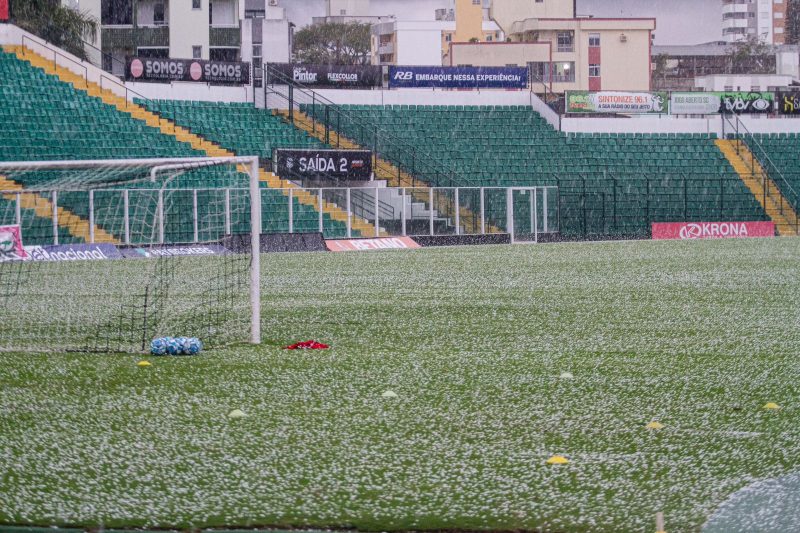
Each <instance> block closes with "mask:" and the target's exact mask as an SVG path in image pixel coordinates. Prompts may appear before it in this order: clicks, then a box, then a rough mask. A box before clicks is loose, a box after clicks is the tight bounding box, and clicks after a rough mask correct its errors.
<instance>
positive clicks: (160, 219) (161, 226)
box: [158, 189, 164, 244]
mask: <svg viewBox="0 0 800 533" xmlns="http://www.w3.org/2000/svg"><path fill="white" fill-rule="evenodd" d="M158 242H159V244H164V189H159V190H158Z"/></svg>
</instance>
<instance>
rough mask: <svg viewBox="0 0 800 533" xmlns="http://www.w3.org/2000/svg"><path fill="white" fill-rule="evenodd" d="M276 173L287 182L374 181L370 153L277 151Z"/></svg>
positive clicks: (363, 151) (275, 159) (361, 151)
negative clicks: (318, 180)
mask: <svg viewBox="0 0 800 533" xmlns="http://www.w3.org/2000/svg"><path fill="white" fill-rule="evenodd" d="M273 161H274V165H275V173H276V174H277V175H278V176H280V177H281V178H284V179H335V180H341V181H369V180H371V179H372V152H370V151H369V150H308V149H306V150H285V149H278V150H275V157H274V158H273Z"/></svg>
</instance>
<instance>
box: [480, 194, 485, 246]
mask: <svg viewBox="0 0 800 533" xmlns="http://www.w3.org/2000/svg"><path fill="white" fill-rule="evenodd" d="M480 191H481V202H480V203H481V235H486V204H485V201H484V197H483V193H484V188H483V187H481V189H480Z"/></svg>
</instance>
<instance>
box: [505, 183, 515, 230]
mask: <svg viewBox="0 0 800 533" xmlns="http://www.w3.org/2000/svg"><path fill="white" fill-rule="evenodd" d="M506 230H507V231H508V236H509V239H510V241H511V244H513V243H514V189H512V188H511V187H509V188H508V189H506Z"/></svg>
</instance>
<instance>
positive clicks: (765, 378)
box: [0, 238, 800, 532]
mask: <svg viewBox="0 0 800 533" xmlns="http://www.w3.org/2000/svg"><path fill="white" fill-rule="evenodd" d="M198 260H200V259H198ZM86 265H87V269H89V268H91V266H89V265H90V264H89V263H87V264H86ZM798 265H800V239H791V238H784V239H751V240H731V241H702V242H700V241H697V242H651V241H642V242H621V243H581V244H553V245H536V246H534V245H518V246H497V247H458V248H439V249H422V250H416V251H397V252H394V251H387V252H375V253H349V254H285V255H266V256H263V270H264V277H263V280H262V283H263V305H264V311H263V313H264V315H263V321H262V322H263V331H264V336H265V344H263V345H261V346H259V347H252V346H247V345H243V346H238V347H232V348H228V349H224V350H215V351H209V352H207V353H205V354H204V355H203V356H201V357H194V358H191V357H185V358H178V357H175V358H154V357H148V359H149V360H150V361H151V362H152V363H153V365H152V366H151V367H147V368H141V367H138V366H137V365H136V362H137V361H139V360H140V359H142V357H140V356H135V355H113V354H112V355H97V354H9V353H0V363H2V367H1V368H0V523H5V524H39V525H78V526H100V525H102V526H104V527H122V526H128V527H180V528H186V527H206V526H229V527H235V526H258V525H265V526H266V525H270V526H309V527H332V528H344V527H356V528H359V529H365V530H384V531H385V530H420V529H463V530H467V529H469V530H472V529H502V530H537V531H539V530H541V531H551V532H576V531H605V532H623V531H624V532H627V531H642V532H644V531H648V532H649V531H654V530H655V523H654V519H653V517H654V515H655V513H656V512H658V511H663V513H664V516H665V519H666V529H667V531H670V532H673V531H681V532H683V531H699V530H701V528H702V527H703V525H704V524H705V523H706V521H707V520H708V519H709V517H710V516H712V515H713V514H714V512H715V510H716V509H717V508H718V507H719V506H720V505H721V504H723V502H724V501H725V500H726V499H728V498H729V497H730V496H731V495H732V494H733V493H735V492H736V491H738V490H739V489H742V488H743V487H745V486H748V485H750V484H753V483H755V482H757V481H760V480H768V479H772V478H778V477H780V476H785V475H787V474H791V473H793V472H797V471H798V469H800V409H798V402H800V382H799V381H798V375H800V276H799V275H798V274H799V273H800V269H799V268H798ZM0 328H2V325H0ZM307 339H315V340H318V341H321V342H325V343H327V344H330V345H331V346H332V348H331V349H330V350H321V351H305V352H303V351H286V350H282V349H281V347H282V346H284V345H287V344H290V343H293V342H296V341H302V340H307ZM569 374H571V376H572V377H569ZM387 390H391V391H394V392H396V393H397V397H395V398H384V397H382V394H383V393H384V392H385V391H387ZM767 402H775V403H777V404H778V405H779V406H780V407H781V408H780V409H778V410H767V409H764V408H763V406H764V405H765V404H766V403H767ZM232 409H241V410H242V411H244V412H245V413H246V414H247V417H246V418H242V419H238V420H237V419H229V418H228V417H227V414H228V413H229V412H230V411H231V410H232ZM651 421H658V422H660V423H661V424H663V425H664V427H663V429H660V430H653V429H648V428H647V427H646V424H648V423H649V422H651ZM553 455H563V456H564V457H566V458H567V459H568V460H569V463H568V464H565V465H549V464H547V463H546V461H547V459H548V458H550V457H551V456H553ZM765 502H767V504H768V505H779V503H780V502H778V501H777V500H776V499H775V498H773V499H772V500H770V499H765ZM794 513H796V514H795V519H794V521H793V522H792V523H795V524H796V523H798V521H800V511H798V510H797V507H795V508H794ZM770 520H776V521H777V520H779V518H778V517H776V516H771V513H770V512H769V510H767V511H766V513H765V515H764V516H762V519H761V522H760V523H761V524H762V525H763V524H766V525H769V524H770Z"/></svg>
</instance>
